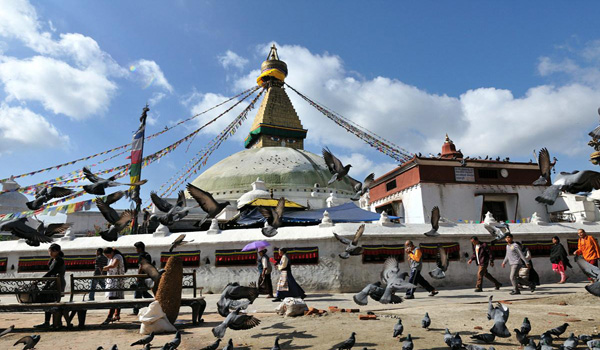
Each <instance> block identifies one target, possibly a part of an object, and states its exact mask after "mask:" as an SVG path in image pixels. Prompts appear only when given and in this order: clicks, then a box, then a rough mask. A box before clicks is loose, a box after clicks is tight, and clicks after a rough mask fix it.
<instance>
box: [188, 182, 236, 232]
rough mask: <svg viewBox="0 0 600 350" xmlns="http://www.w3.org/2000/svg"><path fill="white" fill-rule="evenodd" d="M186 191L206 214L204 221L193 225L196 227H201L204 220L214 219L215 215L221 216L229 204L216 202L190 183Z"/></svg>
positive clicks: (227, 202)
mask: <svg viewBox="0 0 600 350" xmlns="http://www.w3.org/2000/svg"><path fill="white" fill-rule="evenodd" d="M187 190H188V193H189V194H190V196H192V198H194V199H195V200H196V202H198V204H199V205H200V208H202V210H204V211H205V212H206V214H207V215H206V217H205V218H204V219H202V220H201V221H198V222H197V223H195V224H194V226H196V227H200V226H202V224H203V223H204V222H205V221H206V220H209V219H213V218H215V217H216V216H217V215H219V214H221V212H222V211H223V209H225V208H226V207H227V206H228V205H230V204H231V203H229V201H225V202H217V201H216V200H215V199H214V198H213V196H212V195H211V194H210V193H208V192H206V191H204V190H202V189H200V188H198V187H196V186H194V185H192V184H191V183H189V184H188V185H187Z"/></svg>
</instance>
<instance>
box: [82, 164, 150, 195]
mask: <svg viewBox="0 0 600 350" xmlns="http://www.w3.org/2000/svg"><path fill="white" fill-rule="evenodd" d="M83 175H84V176H85V177H86V178H87V179H88V180H89V181H90V182H91V184H90V185H85V186H83V190H84V191H85V192H87V193H89V194H95V195H97V196H103V195H104V194H105V192H104V190H105V189H107V188H108V187H115V186H141V185H143V184H145V183H146V182H148V180H142V181H138V182H136V183H121V182H115V180H116V179H117V176H116V175H114V176H111V177H109V178H108V179H104V178H101V177H99V176H97V175H95V174H94V173H92V171H91V170H90V169H89V168H88V167H83Z"/></svg>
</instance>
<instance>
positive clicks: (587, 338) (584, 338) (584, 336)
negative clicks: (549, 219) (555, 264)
mask: <svg viewBox="0 0 600 350" xmlns="http://www.w3.org/2000/svg"><path fill="white" fill-rule="evenodd" d="M0 336H1V335H0ZM577 339H579V341H580V342H584V343H587V342H589V341H590V340H592V339H594V337H592V336H591V335H589V334H580V335H578V336H577Z"/></svg>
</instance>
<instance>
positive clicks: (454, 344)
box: [450, 333, 463, 350]
mask: <svg viewBox="0 0 600 350" xmlns="http://www.w3.org/2000/svg"><path fill="white" fill-rule="evenodd" d="M462 348H463V342H462V339H461V337H460V334H458V333H456V334H454V336H453V337H452V339H450V349H451V350H460V349H462Z"/></svg>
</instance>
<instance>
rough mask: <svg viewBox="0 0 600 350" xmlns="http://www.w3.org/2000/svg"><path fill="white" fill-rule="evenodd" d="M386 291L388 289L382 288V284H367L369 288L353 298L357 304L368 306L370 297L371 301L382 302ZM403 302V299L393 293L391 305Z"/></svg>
mask: <svg viewBox="0 0 600 350" xmlns="http://www.w3.org/2000/svg"><path fill="white" fill-rule="evenodd" d="M385 290H386V287H382V286H381V282H375V283H370V284H367V286H366V287H365V288H363V290H361V291H360V292H358V293H356V294H355V295H354V296H353V297H352V298H353V299H354V302H355V303H357V304H358V305H361V306H364V305H367V303H368V301H369V299H368V297H371V299H373V300H375V301H379V302H381V297H382V296H383V294H384V293H385ZM401 302H402V297H400V296H398V295H396V294H394V292H392V295H391V298H390V302H389V304H400V303H401Z"/></svg>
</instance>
